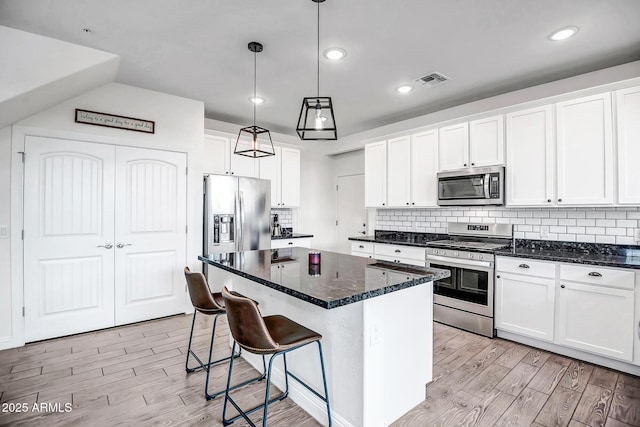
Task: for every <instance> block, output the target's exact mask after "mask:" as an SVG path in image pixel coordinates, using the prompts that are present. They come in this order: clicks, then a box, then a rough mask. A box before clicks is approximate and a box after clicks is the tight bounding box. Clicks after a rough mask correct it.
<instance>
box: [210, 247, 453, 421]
mask: <svg viewBox="0 0 640 427" xmlns="http://www.w3.org/2000/svg"><path fill="white" fill-rule="evenodd" d="M308 253H309V249H307V248H297V247H294V248H286V249H279V250H257V251H245V252H234V253H227V254H216V255H209V256H203V257H199V259H200V260H201V261H203V262H205V263H207V264H208V265H210V266H213V267H217V268H209V269H208V275H209V277H208V280H209V284H210V286H211V289H212V291H219V290H220V289H221V288H222V286H225V285H226V286H227V287H228V288H229V289H233V290H235V291H238V292H240V293H242V294H244V295H246V296H248V297H251V298H253V299H255V300H256V301H258V302H259V304H260V307H259V308H260V312H261V313H262V315H263V316H266V315H272V314H281V315H284V316H287V317H289V318H290V319H292V320H294V321H296V322H298V323H300V324H302V325H304V326H306V327H308V328H310V329H313V330H315V331H316V332H318V333H320V334H322V336H323V338H322V345H323V348H324V352H325V363H326V369H327V383H328V387H329V397H330V402H331V414H332V421H333V425H336V426H367V427H369V426H385V425H388V424H390V423H391V422H393V421H394V420H396V419H398V418H399V417H400V416H402V415H403V414H404V413H406V412H407V411H409V410H410V409H411V408H413V407H414V406H416V405H417V404H419V403H420V402H422V401H423V400H424V399H425V385H426V384H427V383H428V382H429V381H431V378H432V356H433V349H432V333H433V328H432V320H433V318H432V307H433V289H432V286H431V282H433V281H434V280H438V279H441V278H445V277H448V276H449V271H447V270H438V269H429V268H423V267H415V266H409V265H404V264H397V263H388V262H380V261H376V260H372V259H366V258H360V257H354V256H351V255H344V254H338V253H333V252H327V251H323V252H322V253H321V262H320V264H317V265H316V264H309V259H308V258H309V257H308ZM242 355H243V357H244V358H245V359H246V360H247V361H248V362H249V363H251V364H252V365H253V366H254V367H255V368H256V369H258V370H261V369H262V360H261V358H260V357H258V356H255V355H253V354H249V353H248V352H243V353H242ZM275 365H276V366H277V367H278V369H276V368H275V367H274V374H273V382H274V384H276V385H277V386H278V387H279V388H280V389H283V388H284V375H283V371H282V365H281V362H276V364H275ZM287 365H288V366H289V369H290V370H291V371H292V372H294V373H295V374H296V375H298V376H300V377H301V378H302V379H303V380H305V381H307V382H308V383H309V384H311V385H312V386H314V387H315V388H316V389H318V390H321V389H322V376H321V372H320V366H319V361H318V354H317V350H316V349H315V348H314V347H312V346H309V347H305V348H302V349H300V350H297V351H295V352H293V353H290V355H288V356H287ZM289 391H290V397H291V398H292V399H293V400H294V401H295V402H296V403H297V404H298V405H299V406H300V407H302V408H303V409H304V410H305V411H307V412H308V413H310V414H311V415H312V416H313V417H314V418H316V419H317V420H319V421H320V422H321V423H325V424H326V408H325V405H324V402H322V401H321V400H319V399H317V398H316V397H315V396H314V395H313V394H311V393H310V392H309V391H307V390H306V389H305V388H304V387H302V386H300V385H299V384H297V383H296V382H295V381H293V382H291V381H290V383H289Z"/></svg>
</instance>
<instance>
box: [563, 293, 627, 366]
mask: <svg viewBox="0 0 640 427" xmlns="http://www.w3.org/2000/svg"><path fill="white" fill-rule="evenodd" d="M560 283H561V284H560V292H559V294H558V335H557V341H558V344H562V345H566V346H568V347H574V348H578V349H580V350H585V351H589V352H591V353H596V354H601V355H604V356H608V357H614V358H616V359H622V360H626V361H629V362H630V361H631V359H632V350H633V304H634V292H633V291H629V290H621V289H612V288H608V287H603V286H594V285H584V284H581V283H573V282H566V281H562V282H560Z"/></svg>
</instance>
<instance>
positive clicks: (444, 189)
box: [438, 166, 504, 206]
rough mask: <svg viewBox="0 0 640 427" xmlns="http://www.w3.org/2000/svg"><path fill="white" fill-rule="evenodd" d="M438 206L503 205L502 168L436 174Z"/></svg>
mask: <svg viewBox="0 0 640 427" xmlns="http://www.w3.org/2000/svg"><path fill="white" fill-rule="evenodd" d="M438 205H440V206H482V205H504V166H489V167H486V168H472V169H465V170H459V171H452V172H440V173H438Z"/></svg>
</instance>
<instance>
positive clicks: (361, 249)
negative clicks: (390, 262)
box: [351, 242, 373, 258]
mask: <svg viewBox="0 0 640 427" xmlns="http://www.w3.org/2000/svg"><path fill="white" fill-rule="evenodd" d="M351 255H353V256H359V257H363V258H373V243H366V242H351Z"/></svg>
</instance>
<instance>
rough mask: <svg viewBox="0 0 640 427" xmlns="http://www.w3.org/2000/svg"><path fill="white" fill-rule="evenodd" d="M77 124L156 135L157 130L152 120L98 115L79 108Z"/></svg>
mask: <svg viewBox="0 0 640 427" xmlns="http://www.w3.org/2000/svg"><path fill="white" fill-rule="evenodd" d="M76 123H87V124H90V125H96V126H106V127H110V128H119V129H127V130H134V131H136V132H145V133H155V128H156V123H155V122H152V121H151V120H142V119H136V118H133V117H125V116H118V115H115V114H107V113H98V112H97V111H88V110H80V109H78V108H76Z"/></svg>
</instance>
